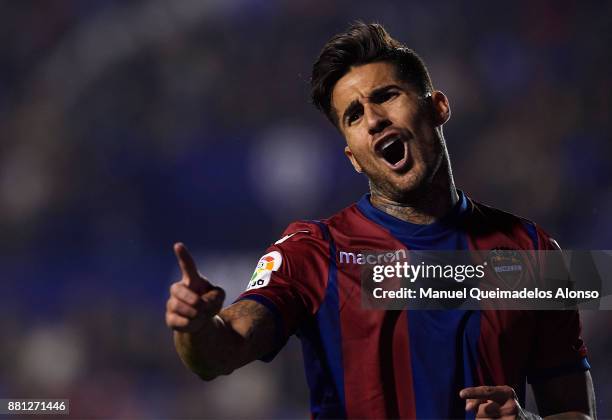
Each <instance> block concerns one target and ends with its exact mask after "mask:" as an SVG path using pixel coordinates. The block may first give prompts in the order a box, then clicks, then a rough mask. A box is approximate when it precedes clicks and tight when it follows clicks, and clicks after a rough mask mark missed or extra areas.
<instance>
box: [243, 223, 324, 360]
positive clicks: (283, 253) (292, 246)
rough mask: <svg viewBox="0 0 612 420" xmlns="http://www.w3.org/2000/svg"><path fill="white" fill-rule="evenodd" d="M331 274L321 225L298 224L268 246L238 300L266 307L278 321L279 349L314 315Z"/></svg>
mask: <svg viewBox="0 0 612 420" xmlns="http://www.w3.org/2000/svg"><path fill="white" fill-rule="evenodd" d="M328 271H329V242H328V241H327V240H326V239H325V238H324V237H323V234H322V232H321V230H320V228H319V226H318V225H317V224H315V223H311V222H295V223H292V224H291V225H289V226H288V227H287V229H286V230H285V231H284V233H283V237H282V238H281V239H279V240H278V241H276V243H274V244H273V245H271V246H270V247H268V249H267V250H266V253H265V254H264V255H263V256H262V257H261V259H260V260H259V262H258V263H257V266H256V268H255V271H254V273H253V275H252V277H251V279H250V281H249V284H248V286H247V290H245V292H243V293H242V294H241V295H240V296H239V297H238V299H237V300H236V301H239V300H244V299H250V300H255V301H257V302H259V303H261V304H262V305H264V306H266V307H267V308H268V309H269V310H270V312H271V313H272V314H273V315H274V316H275V319H276V322H277V332H278V334H277V335H278V336H277V342H278V345H277V350H276V352H274V354H273V355H267V356H266V357H265V358H264V359H262V360H264V361H269V360H271V359H272V358H273V357H274V356H275V355H276V353H277V352H278V351H279V350H280V349H281V348H282V347H283V346H284V344H285V343H286V341H287V339H288V338H289V337H290V336H291V335H292V334H293V333H294V332H295V331H296V329H297V328H298V326H299V325H300V323H301V322H302V321H303V320H305V319H306V318H307V317H309V316H311V315H314V314H315V313H316V312H317V310H318V308H319V306H320V305H321V302H322V301H323V298H324V295H325V289H326V287H327V277H328Z"/></svg>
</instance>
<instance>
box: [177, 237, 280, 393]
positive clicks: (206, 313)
mask: <svg viewBox="0 0 612 420" xmlns="http://www.w3.org/2000/svg"><path fill="white" fill-rule="evenodd" d="M174 252H175V254H176V257H177V259H178V263H179V266H180V268H181V273H182V277H181V279H180V280H179V281H177V282H176V283H174V284H172V286H171V287H170V298H169V299H168V302H167V304H166V324H167V325H168V327H170V328H171V329H172V330H174V345H175V347H176V351H177V353H178V355H179V356H180V358H181V360H182V361H183V363H184V364H185V365H186V366H187V367H188V368H189V369H191V370H192V371H193V372H194V373H196V374H197V375H198V376H200V378H202V379H204V380H206V381H209V380H212V379H214V378H216V377H217V376H219V375H228V374H230V373H231V372H233V371H234V370H235V369H237V368H239V367H241V366H244V365H246V364H247V363H249V362H251V361H253V360H256V359H258V358H260V357H262V356H264V355H265V354H267V353H270V352H271V351H272V350H273V349H274V345H275V343H274V338H275V336H276V335H275V328H276V325H275V321H274V318H273V316H272V314H271V313H270V311H269V310H268V309H267V308H266V307H265V306H263V305H262V304H260V303H257V302H255V301H252V300H242V301H239V302H236V303H234V304H233V305H230V306H228V307H227V308H224V309H221V307H222V305H223V301H224V299H225V292H224V290H223V289H221V288H220V287H217V286H213V285H212V284H211V283H210V282H209V281H208V279H206V278H205V277H204V276H202V275H201V274H200V273H199V272H198V270H197V268H196V265H195V262H194V261H193V258H192V257H191V255H190V254H189V252H188V251H187V248H185V246H184V245H183V244H180V243H179V244H175V245H174Z"/></svg>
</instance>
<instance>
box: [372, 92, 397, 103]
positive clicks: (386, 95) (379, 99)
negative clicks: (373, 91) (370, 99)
mask: <svg viewBox="0 0 612 420" xmlns="http://www.w3.org/2000/svg"><path fill="white" fill-rule="evenodd" d="M397 95H398V93H397V92H396V91H394V90H388V91H386V92H381V93H380V94H379V95H376V98H374V100H375V101H376V103H379V104H381V103H383V102H387V101H389V100H391V99H393V98H395V97H396V96H397Z"/></svg>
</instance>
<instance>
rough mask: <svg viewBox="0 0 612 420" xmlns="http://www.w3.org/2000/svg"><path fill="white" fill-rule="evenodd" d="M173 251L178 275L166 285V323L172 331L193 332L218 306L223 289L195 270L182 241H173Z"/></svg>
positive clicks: (222, 295) (222, 296) (223, 294)
mask: <svg viewBox="0 0 612 420" xmlns="http://www.w3.org/2000/svg"><path fill="white" fill-rule="evenodd" d="M174 253H175V254H176V258H177V260H178V264H179V267H180V268H181V273H182V278H181V279H180V280H179V281H177V282H176V283H173V284H172V286H170V298H169V299H168V302H167V303H166V325H168V327H170V328H172V329H173V330H176V331H180V332H188V333H194V332H196V331H198V330H199V329H201V328H202V327H203V326H204V325H205V324H206V323H207V322H210V321H211V320H212V318H213V317H214V316H215V315H216V314H217V313H218V312H219V311H220V310H221V306H222V305H223V301H224V300H225V291H224V290H223V289H221V288H220V287H215V286H213V285H212V284H210V282H209V281H208V279H206V277H204V276H202V275H201V274H200V273H199V272H198V269H197V267H196V264H195V262H194V261H193V258H192V256H191V254H190V253H189V251H187V248H186V247H185V245H183V244H182V243H176V244H174Z"/></svg>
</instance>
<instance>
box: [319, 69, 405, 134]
mask: <svg viewBox="0 0 612 420" xmlns="http://www.w3.org/2000/svg"><path fill="white" fill-rule="evenodd" d="M389 67H393V65H392V64H390V63H386V62H376V63H368V64H363V65H360V66H353V67H351V69H350V71H349V72H348V73H346V74H345V75H344V76H342V77H341V78H340V79H339V80H338V81H337V82H336V85H335V86H334V89H333V90H332V97H331V105H332V108H333V109H335V110H337V111H340V112H342V115H339V114H340V112H337V113H336V114H335V115H336V118H339V119H340V120H339V121H340V122H342V118H343V116H344V113H345V112H346V110H347V109H348V107H349V106H350V103H352V102H353V101H356V100H358V99H363V98H366V99H367V98H369V97H370V96H371V93H372V92H373V91H374V90H376V89H377V88H379V87H382V86H385V85H392V84H396V85H397V83H398V80H397V75H396V72H395V68H390V70H391V71H385V70H386V68H389ZM363 85H365V86H363ZM338 86H340V88H341V90H342V91H343V92H344V91H346V92H347V95H348V96H349V98H350V97H352V96H353V94H354V92H355V91H356V92H357V98H353V99H352V100H351V102H350V103H349V104H348V105H347V107H346V108H344V111H343V110H342V108H341V107H338V106H336V105H339V104H337V103H336V104H334V102H335V99H337V93H338Z"/></svg>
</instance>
